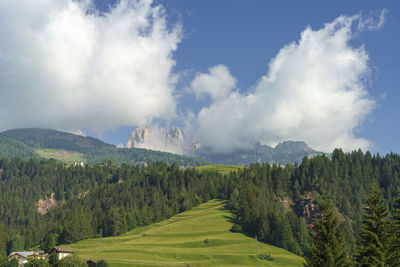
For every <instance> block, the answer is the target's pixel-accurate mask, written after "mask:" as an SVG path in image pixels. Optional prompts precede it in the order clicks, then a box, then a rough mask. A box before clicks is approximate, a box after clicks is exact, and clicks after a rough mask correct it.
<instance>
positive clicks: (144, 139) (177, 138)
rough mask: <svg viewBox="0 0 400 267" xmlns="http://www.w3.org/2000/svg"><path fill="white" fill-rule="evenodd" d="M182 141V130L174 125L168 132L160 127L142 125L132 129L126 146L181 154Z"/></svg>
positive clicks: (182, 149) (182, 148) (183, 141)
mask: <svg viewBox="0 0 400 267" xmlns="http://www.w3.org/2000/svg"><path fill="white" fill-rule="evenodd" d="M184 143H185V140H184V138H183V134H182V131H181V129H179V128H178V127H176V126H174V127H172V128H171V129H170V130H169V131H168V132H167V131H166V130H165V129H164V128H162V127H152V126H144V127H140V128H136V129H135V130H133V131H132V133H131V135H130V137H129V140H128V142H127V143H126V148H132V147H136V148H146V149H151V150H158V151H164V152H171V153H176V154H183V152H184Z"/></svg>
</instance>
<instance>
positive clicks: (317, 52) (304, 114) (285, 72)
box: [189, 16, 375, 152]
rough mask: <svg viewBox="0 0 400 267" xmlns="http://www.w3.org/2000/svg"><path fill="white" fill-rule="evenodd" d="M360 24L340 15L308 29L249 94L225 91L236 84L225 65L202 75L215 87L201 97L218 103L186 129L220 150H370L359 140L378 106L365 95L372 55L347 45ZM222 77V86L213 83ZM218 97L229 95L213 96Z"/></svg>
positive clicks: (290, 45) (213, 103)
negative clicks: (257, 146)
mask: <svg viewBox="0 0 400 267" xmlns="http://www.w3.org/2000/svg"><path fill="white" fill-rule="evenodd" d="M360 19H361V18H360V16H353V17H347V16H340V17H338V18H337V19H336V20H334V21H333V22H331V23H327V24H325V25H324V27H322V28H321V29H318V30H314V29H312V28H311V27H307V28H306V29H305V30H304V31H303V32H302V33H301V36H300V39H299V40H298V42H292V43H290V44H288V45H286V46H284V47H283V48H282V49H281V50H280V51H279V53H278V54H277V55H276V56H275V58H273V59H272V60H271V62H270V64H269V70H268V72H267V74H266V75H265V76H263V77H261V79H260V80H259V81H258V82H257V83H256V84H255V86H254V88H253V89H252V90H251V92H249V93H247V94H241V93H239V92H238V91H235V90H234V89H231V90H230V92H229V93H227V92H226V88H227V87H226V86H225V87H224V86H219V84H222V85H223V84H224V82H223V81H226V80H235V79H234V78H233V77H231V78H227V77H226V75H228V74H229V72H228V70H227V68H226V67H225V68H221V66H219V67H218V68H219V69H223V70H225V72H224V73H225V76H221V75H216V73H215V71H212V70H213V69H211V71H210V73H209V74H201V75H200V74H199V75H198V76H197V77H208V80H211V81H213V83H210V85H211V86H212V87H210V88H208V89H204V88H202V89H201V90H200V91H201V92H202V93H204V92H209V94H210V95H211V96H212V99H213V100H214V101H212V103H211V104H210V105H209V106H208V107H204V108H202V109H201V111H200V112H199V113H198V114H197V116H196V117H195V118H194V120H193V121H192V124H191V126H190V129H189V130H191V131H192V132H194V133H196V134H197V138H198V139H200V140H201V141H202V142H204V143H206V144H208V145H210V146H211V147H213V148H214V149H215V150H218V151H222V152H223V151H226V152H229V151H231V150H232V149H234V148H239V147H243V146H247V145H249V144H252V143H254V142H258V141H260V142H262V143H264V144H269V145H274V144H276V143H278V142H281V141H284V140H302V141H305V142H306V143H307V144H309V145H310V146H311V147H313V148H315V149H318V150H322V151H331V150H332V149H333V148H335V147H341V148H343V149H345V150H351V149H358V148H362V149H367V148H369V147H370V145H371V143H370V142H369V141H368V140H366V139H364V138H360V137H357V136H356V134H355V131H356V130H357V128H358V127H360V126H361V125H362V122H363V121H364V120H365V118H366V117H367V116H368V114H370V112H371V111H372V110H373V108H374V107H375V101H374V100H373V99H371V97H370V96H369V94H368V91H367V89H366V80H367V79H368V76H369V73H370V71H369V66H368V65H369V57H368V54H367V52H366V50H365V49H364V47H363V46H361V47H353V46H352V45H351V44H350V40H351V39H352V37H353V32H352V28H354V25H355V21H357V22H358V23H359V25H360V23H363V22H362V21H361V22H360ZM204 75H206V76H204ZM229 75H230V74H229ZM219 77H224V78H223V81H222V82H221V83H218V82H215V79H218V78H219ZM219 87H221V88H219ZM229 88H231V87H229ZM193 90H194V91H195V92H198V91H199V89H196V87H195V88H193ZM220 93H221V94H222V95H227V97H225V98H216V97H214V96H216V95H220Z"/></svg>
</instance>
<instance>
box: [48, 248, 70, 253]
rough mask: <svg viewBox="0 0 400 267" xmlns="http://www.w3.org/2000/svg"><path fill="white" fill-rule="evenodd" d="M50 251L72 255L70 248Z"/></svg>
mask: <svg viewBox="0 0 400 267" xmlns="http://www.w3.org/2000/svg"><path fill="white" fill-rule="evenodd" d="M51 251H55V252H58V253H72V252H74V250H73V249H72V248H62V247H54V248H53V249H52V250H51Z"/></svg>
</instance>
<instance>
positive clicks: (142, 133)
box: [126, 126, 151, 148]
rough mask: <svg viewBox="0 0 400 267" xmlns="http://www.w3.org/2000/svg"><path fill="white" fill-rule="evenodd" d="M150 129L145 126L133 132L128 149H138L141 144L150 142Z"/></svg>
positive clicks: (127, 145) (127, 144)
mask: <svg viewBox="0 0 400 267" xmlns="http://www.w3.org/2000/svg"><path fill="white" fill-rule="evenodd" d="M150 129H151V127H150V126H144V127H140V128H136V129H135V130H133V131H132V133H131V135H130V136H129V139H128V142H127V143H126V148H132V147H137V146H138V145H139V144H143V143H146V142H148V141H149V139H150Z"/></svg>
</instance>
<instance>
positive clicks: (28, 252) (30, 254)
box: [8, 251, 43, 258]
mask: <svg viewBox="0 0 400 267" xmlns="http://www.w3.org/2000/svg"><path fill="white" fill-rule="evenodd" d="M41 253H43V251H16V252H11V253H10V255H9V256H8V257H12V256H17V255H19V256H22V257H24V258H28V257H30V256H34V255H40V254H41Z"/></svg>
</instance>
